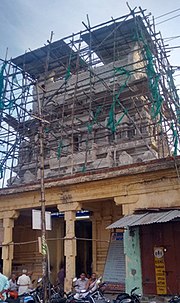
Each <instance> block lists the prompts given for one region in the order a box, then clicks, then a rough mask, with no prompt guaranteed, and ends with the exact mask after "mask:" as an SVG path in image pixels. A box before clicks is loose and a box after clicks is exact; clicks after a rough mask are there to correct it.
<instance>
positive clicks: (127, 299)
mask: <svg viewBox="0 0 180 303" xmlns="http://www.w3.org/2000/svg"><path fill="white" fill-rule="evenodd" d="M137 289H139V288H138V287H135V288H133V289H132V290H131V293H130V294H128V293H125V292H124V293H121V294H118V295H117V297H116V299H115V300H113V302H114V303H140V298H141V294H137V293H135V291H136V290H137ZM171 303H172V302H171Z"/></svg>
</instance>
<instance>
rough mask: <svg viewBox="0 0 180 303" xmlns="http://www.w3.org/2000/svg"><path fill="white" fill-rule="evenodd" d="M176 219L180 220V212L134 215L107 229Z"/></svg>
mask: <svg viewBox="0 0 180 303" xmlns="http://www.w3.org/2000/svg"><path fill="white" fill-rule="evenodd" d="M175 218H180V210H176V209H175V210H170V211H160V212H146V213H144V214H134V215H129V216H125V217H123V218H121V219H119V220H118V221H116V222H114V223H112V224H111V225H109V226H108V227H106V228H107V229H111V228H124V227H128V226H139V225H147V224H154V223H164V222H169V221H172V220H173V219H175Z"/></svg>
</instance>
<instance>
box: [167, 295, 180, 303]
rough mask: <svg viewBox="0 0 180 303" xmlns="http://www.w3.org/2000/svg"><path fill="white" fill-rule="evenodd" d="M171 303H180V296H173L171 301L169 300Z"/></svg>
mask: <svg viewBox="0 0 180 303" xmlns="http://www.w3.org/2000/svg"><path fill="white" fill-rule="evenodd" d="M168 302H169V303H180V295H179V296H177V295H175V296H173V297H172V298H171V299H170V300H168Z"/></svg>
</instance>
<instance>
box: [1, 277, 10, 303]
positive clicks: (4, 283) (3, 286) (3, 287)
mask: <svg viewBox="0 0 180 303" xmlns="http://www.w3.org/2000/svg"><path fill="white" fill-rule="evenodd" d="M8 289H9V281H8V278H7V277H6V276H5V275H3V274H2V273H1V271H0V302H1V303H2V302H5V300H6V292H7V290H8Z"/></svg>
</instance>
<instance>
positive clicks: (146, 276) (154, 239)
mask: <svg viewBox="0 0 180 303" xmlns="http://www.w3.org/2000/svg"><path fill="white" fill-rule="evenodd" d="M140 243H141V260H142V282H143V293H144V294H157V287H156V275H155V256H154V248H156V247H161V248H162V249H163V259H164V265H165V279H166V292H167V294H177V293H180V254H179V243H180V222H168V223H163V224H160V223H155V224H151V225H144V226H141V227H140Z"/></svg>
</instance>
